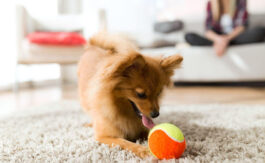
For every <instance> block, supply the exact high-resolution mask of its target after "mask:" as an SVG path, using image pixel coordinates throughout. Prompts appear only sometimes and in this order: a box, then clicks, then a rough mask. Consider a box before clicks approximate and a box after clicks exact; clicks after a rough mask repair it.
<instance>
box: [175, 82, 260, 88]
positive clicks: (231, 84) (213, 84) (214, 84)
mask: <svg viewBox="0 0 265 163" xmlns="http://www.w3.org/2000/svg"><path fill="white" fill-rule="evenodd" d="M174 86H187V87H191V86H194V87H196V86H207V87H265V81H246V82H177V81H175V82H174Z"/></svg>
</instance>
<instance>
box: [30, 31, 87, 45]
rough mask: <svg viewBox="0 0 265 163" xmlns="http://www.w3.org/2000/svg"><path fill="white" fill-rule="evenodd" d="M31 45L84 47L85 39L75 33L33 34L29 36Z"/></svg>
mask: <svg viewBox="0 0 265 163" xmlns="http://www.w3.org/2000/svg"><path fill="white" fill-rule="evenodd" d="M27 38H28V40H29V41H30V42H31V43H35V44H42V45H83V44H85V43H86V40H85V39H84V37H82V36H81V35H80V34H78V33H75V32H33V33H30V34H29V35H28V36H27Z"/></svg>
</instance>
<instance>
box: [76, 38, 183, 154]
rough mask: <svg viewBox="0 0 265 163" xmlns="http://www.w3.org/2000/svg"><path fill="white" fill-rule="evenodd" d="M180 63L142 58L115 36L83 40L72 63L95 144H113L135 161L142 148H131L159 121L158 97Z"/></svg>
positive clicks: (179, 59)
mask: <svg viewBox="0 0 265 163" xmlns="http://www.w3.org/2000/svg"><path fill="white" fill-rule="evenodd" d="M182 60H183V58H182V57H181V56H180V55H178V54H176V55H172V56H169V57H166V58H162V57H158V58H155V57H148V56H144V55H142V54H140V52H139V50H138V48H137V47H136V46H135V45H134V44H133V43H132V42H130V41H129V40H128V39H125V38H123V37H120V36H116V35H112V34H108V33H98V34H96V35H94V36H92V37H91V38H90V40H89V41H88V44H87V47H86V50H85V53H84V54H83V55H82V57H81V58H80V61H79V63H78V89H79V96H80V103H81V105H82V107H83V109H84V110H85V112H87V113H88V114H89V115H90V117H91V118H92V120H91V122H92V123H91V124H88V126H91V127H93V129H94V132H95V134H94V136H95V139H96V140H97V141H99V142H100V143H104V144H107V145H109V146H110V147H111V146H113V145H119V146H120V147H121V148H123V149H126V150H129V151H132V152H133V153H135V154H136V155H137V156H139V157H141V158H145V157H149V156H150V152H149V150H148V148H147V147H145V146H142V145H140V144H136V143H134V142H135V141H136V140H137V139H146V138H147V136H148V132H149V129H151V128H152V127H153V126H154V123H153V121H152V118H156V117H158V116H159V98H160V96H161V93H162V91H163V88H164V87H165V86H167V85H169V83H170V77H171V76H172V75H173V73H174V69H176V68H178V67H180V64H181V62H182Z"/></svg>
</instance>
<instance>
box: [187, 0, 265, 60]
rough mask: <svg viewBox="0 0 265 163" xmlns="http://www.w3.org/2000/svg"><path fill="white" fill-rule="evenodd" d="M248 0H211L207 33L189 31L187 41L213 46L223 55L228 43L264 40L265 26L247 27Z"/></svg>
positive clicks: (218, 53) (236, 43) (192, 43)
mask: <svg viewBox="0 0 265 163" xmlns="http://www.w3.org/2000/svg"><path fill="white" fill-rule="evenodd" d="M247 26H248V12H247V1H246V0H210V1H209V2H208V3H207V18H206V33H205V36H206V38H205V37H202V36H200V35H198V34H195V33H188V34H186V36H185V39H186V41H187V42H188V43H189V44H191V45H196V46H213V47H214V49H215V51H216V54H217V55H218V56H222V55H223V54H224V53H225V51H226V49H227V47H228V45H240V44H248V43H256V42H262V41H264V37H265V28H263V27H256V28H252V29H247Z"/></svg>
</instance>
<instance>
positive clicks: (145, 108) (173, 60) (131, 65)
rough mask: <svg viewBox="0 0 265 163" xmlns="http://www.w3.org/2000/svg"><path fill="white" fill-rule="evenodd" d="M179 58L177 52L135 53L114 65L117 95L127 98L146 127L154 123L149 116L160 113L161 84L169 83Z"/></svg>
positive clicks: (155, 115)
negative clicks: (162, 55) (158, 54)
mask: <svg viewBox="0 0 265 163" xmlns="http://www.w3.org/2000/svg"><path fill="white" fill-rule="evenodd" d="M182 59H183V58H182V57H181V56H179V55H172V56H170V57H166V58H151V57H144V56H142V55H140V54H134V55H128V56H126V57H124V59H122V60H121V61H119V62H118V64H117V66H115V71H114V72H115V76H116V77H117V78H118V79H119V81H118V84H117V87H116V89H115V90H116V92H117V93H116V95H117V96H119V97H121V98H126V99H127V100H128V101H129V103H130V104H131V106H132V108H133V109H134V110H135V112H136V113H137V114H138V116H139V117H141V118H142V121H143V124H144V125H145V126H146V127H148V128H151V127H152V126H151V125H153V124H151V121H150V120H151V119H150V118H156V117H158V116H159V97H160V95H161V93H162V91H163V87H164V86H165V85H168V84H169V82H170V77H171V76H172V75H173V73H174V69H175V68H177V67H179V66H180V63H181V62H182Z"/></svg>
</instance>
